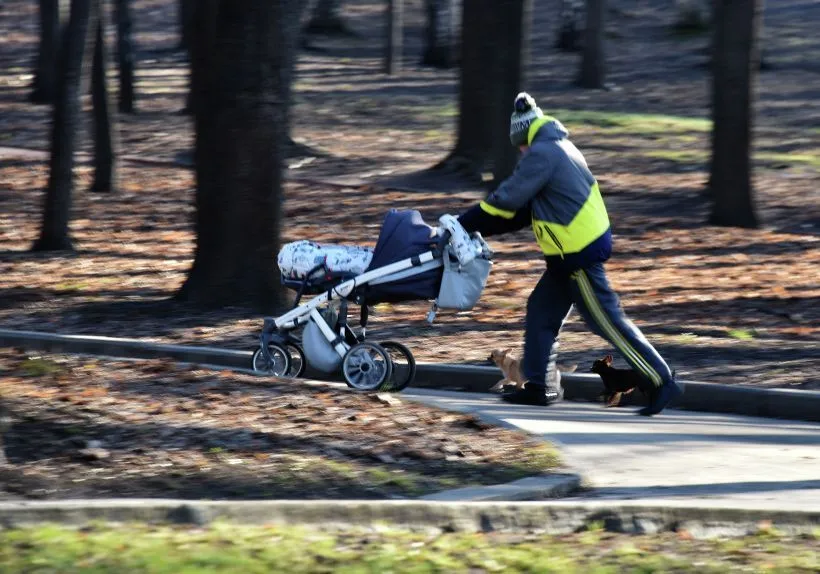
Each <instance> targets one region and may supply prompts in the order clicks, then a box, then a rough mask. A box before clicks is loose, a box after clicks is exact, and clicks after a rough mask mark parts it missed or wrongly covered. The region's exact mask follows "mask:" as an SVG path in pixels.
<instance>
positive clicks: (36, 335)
mask: <svg viewBox="0 0 820 574" xmlns="http://www.w3.org/2000/svg"><path fill="white" fill-rule="evenodd" d="M248 343H249V344H248V347H249V350H248V351H238V350H229V349H218V348H213V347H201V346H191V345H169V344H162V343H153V342H150V341H144V340H139V339H126V338H117V337H98V336H88V335H61V334H56V333H44V332H39V331H17V330H13V329H0V346H5V347H22V348H26V349H36V350H40V351H47V352H54V353H76V354H92V355H106V356H112V357H129V358H146V359H147V358H171V359H175V360H178V361H183V362H187V363H198V364H211V365H224V366H225V367H233V368H236V367H238V368H243V369H247V368H249V367H250V363H251V355H252V351H251V349H252V348H253V346H254V343H253V341H252V339H251V338H250V337H249V341H248ZM307 375H308V376H316V375H318V374H317V373H311V372H310V371H308V373H307ZM318 376H319V378H325V379H326V378H327V377H326V376H321V375H318ZM416 378H417V381H418V382H417V383H415V384H414V386H415V387H419V388H432V389H440V390H451V391H467V392H487V391H488V390H489V388H490V387H491V386H493V385H494V384H495V383H496V382H498V380H499V379H500V378H501V373H500V371H499V370H498V369H497V368H495V367H483V366H476V365H447V364H433V363H420V364H419V365H418V368H417V375H416ZM563 382H564V387H565V398H566V399H568V400H580V401H594V402H597V401H598V400H599V399H598V396H599V394H600V392H601V390H602V385H601V382H600V379H599V378H598V376H597V375H593V374H578V373H572V374H565V375H564V376H563ZM682 384H683V385H684V387H685V391H686V392H685V393H684V394H683V396H682V397H680V398H678V399H677V400H676V401H675V403H674V405H673V406H674V407H675V408H679V409H684V410H693V411H703V412H716V413H725V414H737V415H745V416H756V417H769V418H782V419H791V420H800V421H809V422H820V392H818V391H801V390H794V389H760V388H755V387H746V386H742V385H722V384H715V383H701V382H687V381H682ZM632 395H633V396H632V397H630V398H629V399H628V400H627V401H624V403H623V404H624V406H632V405H637V404H640V402H641V397H639V395H640V393H633V394H632Z"/></svg>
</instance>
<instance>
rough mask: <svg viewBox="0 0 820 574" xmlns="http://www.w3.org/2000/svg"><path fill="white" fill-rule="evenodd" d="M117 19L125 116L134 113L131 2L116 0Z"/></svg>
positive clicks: (121, 94) (118, 55) (121, 91)
mask: <svg viewBox="0 0 820 574" xmlns="http://www.w3.org/2000/svg"><path fill="white" fill-rule="evenodd" d="M114 6H115V13H116V18H117V67H118V68H119V71H120V99H119V110H120V112H121V113H123V114H131V113H133V112H134V41H133V37H132V34H131V30H132V28H133V18H132V17H131V0H116V1H115V4H114Z"/></svg>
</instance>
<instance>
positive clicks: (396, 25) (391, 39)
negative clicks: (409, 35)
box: [384, 0, 404, 75]
mask: <svg viewBox="0 0 820 574" xmlns="http://www.w3.org/2000/svg"><path fill="white" fill-rule="evenodd" d="M386 15H387V42H386V46H385V50H384V73H385V74H388V75H390V74H399V73H401V57H402V52H403V48H402V43H403V42H402V40H403V39H404V38H403V36H404V26H403V22H404V0H387V12H386Z"/></svg>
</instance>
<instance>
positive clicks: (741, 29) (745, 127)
mask: <svg viewBox="0 0 820 574" xmlns="http://www.w3.org/2000/svg"><path fill="white" fill-rule="evenodd" d="M761 9H762V0H717V1H716V4H715V37H714V58H713V59H714V62H713V66H714V69H713V77H712V119H713V122H714V127H713V129H712V162H711V168H710V176H709V189H710V192H711V197H712V200H713V205H712V214H711V216H710V218H709V221H710V223H712V224H715V225H728V226H737V227H757V225H758V221H757V215H756V214H755V209H754V201H753V197H752V196H753V189H752V173H751V171H752V169H751V151H752V124H753V122H752V117H753V100H754V89H755V83H756V75H757V70H758V49H757V37H758V33H759V25H760V14H761Z"/></svg>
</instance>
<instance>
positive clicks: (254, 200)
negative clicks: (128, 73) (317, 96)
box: [177, 0, 302, 312]
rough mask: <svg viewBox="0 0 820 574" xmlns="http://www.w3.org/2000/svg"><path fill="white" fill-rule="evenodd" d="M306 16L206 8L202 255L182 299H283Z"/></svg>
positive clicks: (263, 2) (293, 0) (216, 302)
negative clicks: (282, 235)
mask: <svg viewBox="0 0 820 574" xmlns="http://www.w3.org/2000/svg"><path fill="white" fill-rule="evenodd" d="M301 7H302V0H279V1H278V2H270V0H248V1H247V2H242V3H238V2H233V1H232V0H204V1H200V2H199V3H198V5H197V10H196V20H197V26H196V27H195V28H194V30H195V32H194V36H193V38H192V47H193V54H192V56H193V59H192V64H193V70H192V71H193V84H194V90H195V94H196V96H195V98H194V125H195V130H196V147H195V152H194V157H195V163H196V168H195V173H196V185H197V188H196V198H195V204H196V217H195V231H196V253H195V256H194V263H193V266H192V267H191V270H190V272H189V275H188V278H187V280H186V281H185V284H184V285H183V286H182V289H181V290H180V292H179V293H178V295H177V298H178V299H180V300H183V301H189V302H193V303H196V304H200V305H205V306H226V305H236V306H243V307H249V306H250V307H255V308H257V309H259V310H261V311H263V312H264V311H270V310H271V309H272V308H274V307H275V306H276V305H277V304H278V303H279V302H280V300H281V282H280V279H279V272H278V270H277V267H276V254H277V252H278V249H279V231H280V219H281V213H282V200H283V196H282V180H283V173H282V168H283V162H284V157H285V151H286V150H285V146H286V138H287V134H288V108H289V105H290V84H291V80H292V76H293V64H294V56H295V51H296V43H297V35H298V27H297V26H292V25H291V23H292V22H294V21H298V20H299V13H300V10H301ZM217 15H218V17H217ZM211 30H213V32H211Z"/></svg>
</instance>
